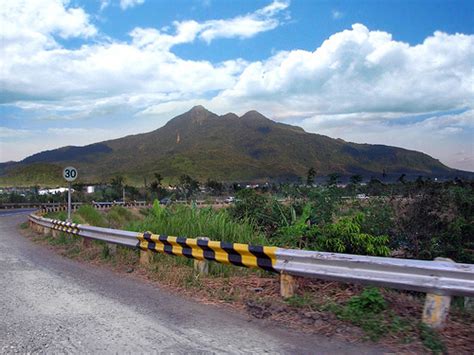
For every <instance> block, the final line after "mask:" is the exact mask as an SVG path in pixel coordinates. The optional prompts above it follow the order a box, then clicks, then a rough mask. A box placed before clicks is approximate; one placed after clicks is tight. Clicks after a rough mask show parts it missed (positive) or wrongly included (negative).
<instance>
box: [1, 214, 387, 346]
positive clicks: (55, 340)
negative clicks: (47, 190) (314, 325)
mask: <svg viewBox="0 0 474 355" xmlns="http://www.w3.org/2000/svg"><path fill="white" fill-rule="evenodd" d="M23 221H26V214H25V213H24V212H23V213H16V214H15V213H9V214H4V215H2V214H0V275H1V277H0V353H2V354H3V353H16V352H20V353H25V352H29V353H81V354H85V353H88V354H90V353H150V352H158V351H160V352H165V353H169V352H172V353H190V352H191V353H199V354H201V353H206V354H207V353H219V354H222V353H259V354H261V353H272V354H273V353H288V354H353V353H358V354H378V353H382V352H383V351H382V350H381V348H378V347H376V346H370V345H367V344H359V345H358V344H350V343H346V342H343V341H338V340H331V339H329V338H327V337H324V336H314V335H308V334H300V333H297V332H295V331H291V330H288V329H285V328H281V327H278V326H276V325H273V324H270V323H268V322H265V321H260V320H252V321H251V322H249V321H248V318H247V317H246V316H245V315H241V314H239V313H234V312H232V311H229V310H227V309H222V308H220V307H215V306H210V305H204V304H200V303H197V302H193V301H190V300H188V299H185V298H181V297H178V296H176V295H175V294H172V293H171V292H169V291H167V290H164V289H160V288H157V287H156V286H153V285H149V284H147V283H145V282H143V281H140V280H135V279H133V278H131V277H125V276H123V275H118V274H114V273H111V272H110V271H108V270H106V269H101V268H96V267H94V266H92V265H89V264H83V263H79V262H76V261H74V260H70V259H67V258H64V257H62V256H60V255H58V254H55V253H54V251H52V250H49V249H47V248H45V247H43V246H40V245H37V244H34V243H32V242H31V241H30V240H28V239H26V238H24V237H22V236H21V234H20V233H19V231H18V228H19V227H18V225H19V224H20V223H21V222H23Z"/></svg>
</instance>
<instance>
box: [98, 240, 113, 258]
mask: <svg viewBox="0 0 474 355" xmlns="http://www.w3.org/2000/svg"><path fill="white" fill-rule="evenodd" d="M110 257H111V255H110V250H109V247H108V246H107V244H105V243H104V244H103V245H102V249H101V250H100V258H101V259H102V260H107V259H110Z"/></svg>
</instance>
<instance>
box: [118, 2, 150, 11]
mask: <svg viewBox="0 0 474 355" xmlns="http://www.w3.org/2000/svg"><path fill="white" fill-rule="evenodd" d="M144 2H145V0H120V8H121V9H122V10H126V9H129V8H132V7H135V6H137V5H142V4H143V3H144Z"/></svg>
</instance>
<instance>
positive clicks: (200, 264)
mask: <svg viewBox="0 0 474 355" xmlns="http://www.w3.org/2000/svg"><path fill="white" fill-rule="evenodd" d="M197 239H198V240H209V238H207V237H198V238H197ZM194 273H195V274H196V275H198V276H201V275H208V274H209V261H207V260H196V259H194Z"/></svg>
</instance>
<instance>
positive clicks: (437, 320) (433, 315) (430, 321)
mask: <svg viewBox="0 0 474 355" xmlns="http://www.w3.org/2000/svg"><path fill="white" fill-rule="evenodd" d="M435 261H448V262H451V263H454V261H453V260H451V259H448V258H435ZM450 305H451V296H443V295H437V294H433V293H427V294H426V299H425V306H424V308H423V316H422V321H423V323H425V324H426V325H428V326H430V327H431V328H435V329H441V328H443V327H444V325H445V322H446V317H447V316H448V313H449V307H450Z"/></svg>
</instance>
